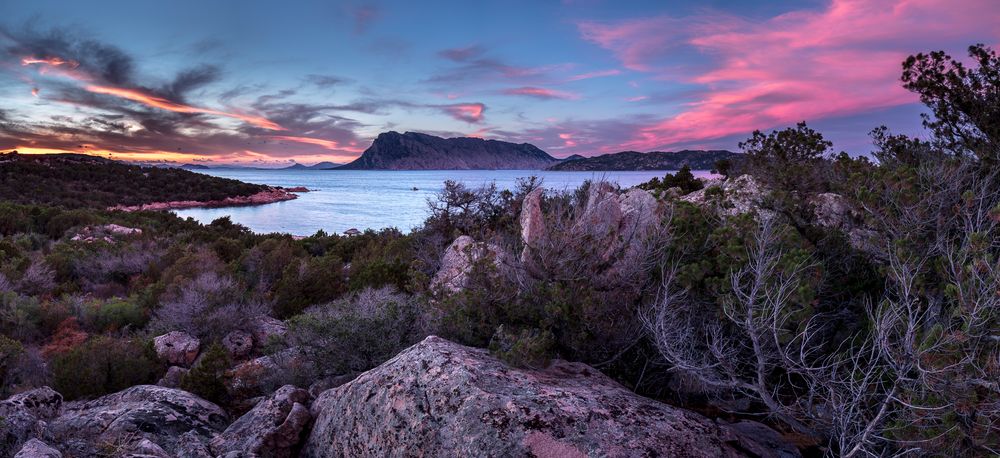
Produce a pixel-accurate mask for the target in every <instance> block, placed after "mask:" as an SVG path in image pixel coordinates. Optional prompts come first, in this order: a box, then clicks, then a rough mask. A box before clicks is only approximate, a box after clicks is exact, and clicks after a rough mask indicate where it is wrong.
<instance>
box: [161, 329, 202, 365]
mask: <svg viewBox="0 0 1000 458" xmlns="http://www.w3.org/2000/svg"><path fill="white" fill-rule="evenodd" d="M200 347H201V342H200V341H199V340H198V339H197V338H195V337H194V336H192V335H191V334H188V333H186V332H183V331H171V332H168V333H166V334H164V335H162V336H158V337H156V338H154V339H153V348H155V349H156V356H158V357H159V358H160V359H162V360H164V361H166V362H168V363H170V364H174V365H178V366H190V365H191V363H193V362H194V360H195V358H197V357H198V350H199V348H200Z"/></svg>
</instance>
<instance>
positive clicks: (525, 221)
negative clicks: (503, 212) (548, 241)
mask: <svg viewBox="0 0 1000 458" xmlns="http://www.w3.org/2000/svg"><path fill="white" fill-rule="evenodd" d="M544 193H545V189H543V188H541V187H539V188H535V189H534V190H532V191H531V192H529V193H528V194H527V195H526V196H524V200H523V201H521V239H522V240H524V243H525V244H526V245H528V246H535V245H537V244H538V243H539V242H540V241H541V240H542V239H543V238H544V237H545V233H546V232H545V231H546V229H545V215H544V214H543V213H542V197H543V195H544Z"/></svg>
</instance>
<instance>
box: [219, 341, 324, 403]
mask: <svg viewBox="0 0 1000 458" xmlns="http://www.w3.org/2000/svg"><path fill="white" fill-rule="evenodd" d="M289 372H294V373H296V374H298V375H300V376H302V377H307V376H310V375H314V373H315V362H314V361H313V360H312V359H311V358H309V355H308V354H307V353H306V352H305V351H303V350H302V348H300V347H290V348H286V349H284V350H281V351H279V352H277V353H274V354H273V355H267V356H261V357H260V358H255V359H251V360H249V361H246V362H243V363H240V364H238V365H236V366H235V367H233V368H232V369H230V370H229V371H228V372H227V375H228V377H227V378H226V389H227V390H228V391H229V394H231V395H233V396H235V397H237V398H241V399H248V398H253V397H256V396H260V395H264V394H268V393H270V392H271V391H272V390H274V389H275V388H276V387H277V386H279V385H280V384H278V383H275V382H274V381H275V380H276V379H281V378H282V376H285V375H288V373H289Z"/></svg>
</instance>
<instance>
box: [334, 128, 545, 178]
mask: <svg viewBox="0 0 1000 458" xmlns="http://www.w3.org/2000/svg"><path fill="white" fill-rule="evenodd" d="M556 162H558V160H557V159H556V158H554V157H552V156H549V155H548V153H546V152H545V151H542V150H540V149H538V148H537V147H535V146H533V145H530V144H527V143H521V144H516V143H508V142H502V141H498V140H483V139H481V138H470V137H459V138H441V137H435V136H433V135H427V134H421V133H417V132H406V133H404V134H400V133H399V132H384V133H381V134H379V136H378V137H377V138H376V139H375V141H374V142H372V146H370V147H368V149H366V150H365V152H364V153H363V154H362V155H361V157H359V158H358V159H356V160H355V161H354V162H351V163H349V164H347V165H342V166H340V167H337V169H341V170H477V169H478V170H504V169H506V170H516V169H522V170H525V169H544V168H545V167H547V166H549V165H552V164H554V163H556Z"/></svg>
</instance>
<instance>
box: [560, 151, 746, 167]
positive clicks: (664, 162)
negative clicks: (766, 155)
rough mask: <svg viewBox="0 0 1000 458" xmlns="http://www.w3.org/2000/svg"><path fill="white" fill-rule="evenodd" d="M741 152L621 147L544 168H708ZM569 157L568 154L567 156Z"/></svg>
mask: <svg viewBox="0 0 1000 458" xmlns="http://www.w3.org/2000/svg"><path fill="white" fill-rule="evenodd" d="M741 156H742V155H740V154H737V153H734V152H732V151H725V150H711V151H700V150H684V151H677V152H668V151H653V152H649V153H640V152H638V151H623V152H621V153H612V154H602V155H600V156H594V157H587V158H583V159H573V160H566V161H562V162H560V163H558V164H553V165H552V166H550V167H549V168H548V169H546V170H555V171H588V172H597V171H623V170H677V169H679V168H681V166H682V165H684V164H687V165H688V167H691V168H692V169H694V170H709V169H711V168H712V166H713V165H714V164H715V161H718V160H719V159H734V158H738V157H741ZM567 159H568V158H567Z"/></svg>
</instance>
